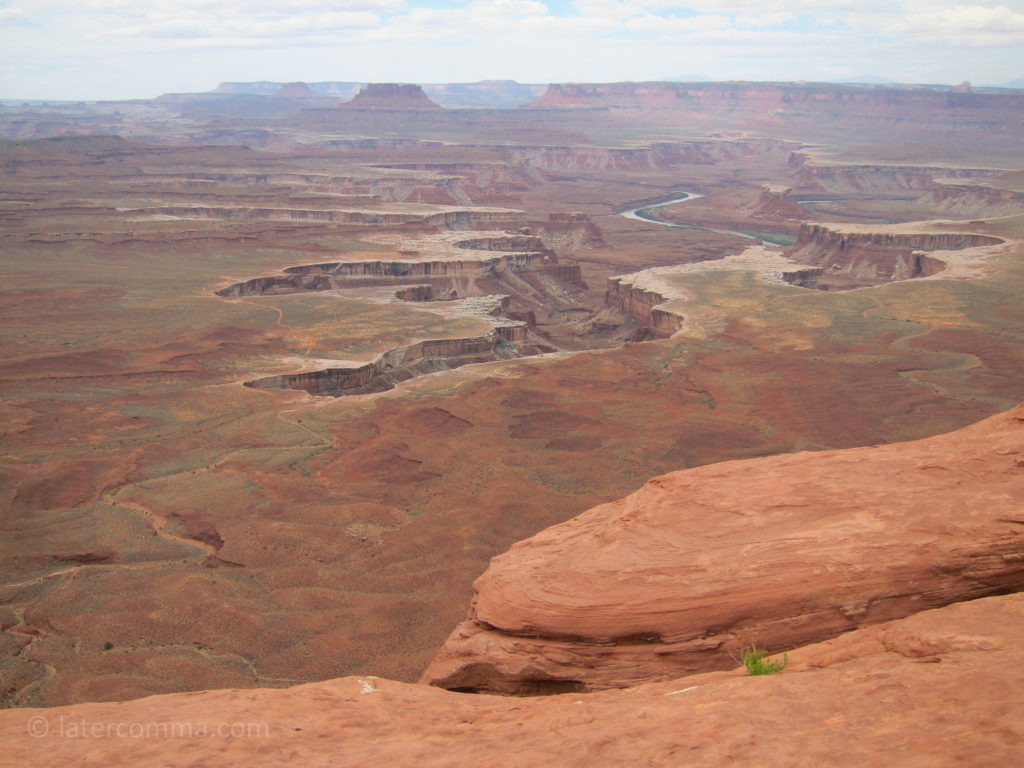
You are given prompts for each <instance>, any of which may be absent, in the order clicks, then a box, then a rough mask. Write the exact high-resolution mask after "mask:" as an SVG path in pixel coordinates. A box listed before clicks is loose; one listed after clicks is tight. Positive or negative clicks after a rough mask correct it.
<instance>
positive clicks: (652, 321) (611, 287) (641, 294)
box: [604, 277, 683, 337]
mask: <svg viewBox="0 0 1024 768" xmlns="http://www.w3.org/2000/svg"><path fill="white" fill-rule="evenodd" d="M628 280H629V277H609V278H608V288H607V290H606V291H605V295H604V303H605V306H606V307H611V308H612V309H616V310H618V311H620V312H622V313H624V314H626V315H628V316H629V317H632V318H633V319H634V320H636V321H637V322H639V323H640V324H642V325H646V326H648V327H649V328H651V329H653V330H654V331H655V332H656V333H655V335H656V336H662V337H667V336H671V335H672V334H673V333H675V332H676V331H678V330H679V329H680V328H682V326H683V318H682V316H681V315H678V314H675V313H674V312H669V311H668V310H666V309H658V308H657V307H658V306H659V305H661V304H665V303H666V302H667V301H668V299H667V298H666V297H665V296H662V295H661V294H660V293H657V292H656V291H651V290H647V289H645V288H637V287H635V286H633V285H631V284H630V283H629V282H628Z"/></svg>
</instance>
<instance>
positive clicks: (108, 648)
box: [103, 640, 114, 651]
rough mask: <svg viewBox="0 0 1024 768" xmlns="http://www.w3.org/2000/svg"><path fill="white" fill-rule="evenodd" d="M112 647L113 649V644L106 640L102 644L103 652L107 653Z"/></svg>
mask: <svg viewBox="0 0 1024 768" xmlns="http://www.w3.org/2000/svg"><path fill="white" fill-rule="evenodd" d="M113 647H114V644H113V643H112V642H110V641H109V640H107V642H105V643H104V644H103V650H104V651H109V650H110V649H111V648H113Z"/></svg>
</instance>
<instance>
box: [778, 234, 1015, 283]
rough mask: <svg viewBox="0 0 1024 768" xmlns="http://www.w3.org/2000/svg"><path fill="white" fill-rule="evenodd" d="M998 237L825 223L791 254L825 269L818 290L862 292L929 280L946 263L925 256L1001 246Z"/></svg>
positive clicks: (802, 239)
mask: <svg viewBox="0 0 1024 768" xmlns="http://www.w3.org/2000/svg"><path fill="white" fill-rule="evenodd" d="M1002 242H1003V241H1002V240H1001V239H1000V238H998V237H991V236H989V235H978V234H973V233H965V232H891V231H890V232H870V231H844V230H840V229H836V228H834V227H831V226H828V225H824V224H803V225H802V226H801V227H800V234H799V236H798V237H797V241H796V244H795V245H794V246H793V247H792V248H791V249H789V250H787V252H786V255H787V257H788V258H789V259H791V260H792V261H794V262H796V263H798V264H807V265H809V266H812V267H816V268H820V269H821V270H822V271H821V275H820V277H818V279H817V281H816V283H815V285H814V287H818V288H823V289H847V288H859V287H862V286H868V285H879V284H882V283H888V282H892V281H894V280H909V279H911V278H915V277H927V276H929V275H935V274H938V273H939V272H941V271H942V270H943V269H944V268H945V264H944V263H943V261H942V260H940V259H938V258H933V257H931V256H928V255H927V254H926V253H923V251H955V250H963V249H965V248H977V247H981V246H989V245H998V244H1000V243H1002Z"/></svg>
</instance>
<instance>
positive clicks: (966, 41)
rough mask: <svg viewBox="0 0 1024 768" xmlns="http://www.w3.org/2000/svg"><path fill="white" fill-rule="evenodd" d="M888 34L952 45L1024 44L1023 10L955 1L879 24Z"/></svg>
mask: <svg viewBox="0 0 1024 768" xmlns="http://www.w3.org/2000/svg"><path fill="white" fill-rule="evenodd" d="M880 30H881V31H882V32H884V33H886V34H891V35H906V36H908V37H910V38H912V39H915V40H917V41H924V42H929V43H939V44H943V45H952V46H970V47H983V46H1009V45H1014V46H1024V12H1022V11H1015V10H1012V9H1010V8H1008V7H1006V6H1004V5H997V6H985V5H977V4H959V5H954V6H952V7H949V8H944V9H933V10H932V11H929V12H924V13H914V14H912V15H909V16H905V17H903V18H899V19H895V20H892V21H889V22H887V23H882V24H881V25H880Z"/></svg>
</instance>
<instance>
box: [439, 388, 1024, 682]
mask: <svg viewBox="0 0 1024 768" xmlns="http://www.w3.org/2000/svg"><path fill="white" fill-rule="evenodd" d="M1022 452H1024V405H1022V406H1018V407H1017V408H1015V409H1013V410H1012V411H1009V412H1007V413H1004V414H1000V415H998V416H995V417H992V418H990V419H988V420H986V421H983V422H980V423H978V424H975V425H973V426H971V427H968V428H966V429H963V430H960V431H958V432H954V433H951V434H948V435H941V436H938V437H933V438H929V439H926V440H920V441H917V442H911V443H900V444H894V445H886V446H876V447H871V448H858V449H851V450H846V451H825V452H821V453H799V454H789V455H781V456H773V457H770V458H765V459H753V460H747V461H734V462H725V463H722V464H715V465H710V466H706V467H699V468H697V469H692V470H687V471H682V472H675V473H672V474H668V475H664V476H662V477H657V478H654V479H653V480H650V481H649V482H648V483H647V484H646V485H645V486H644V487H643V488H642V489H640V490H639V491H637V492H636V493H634V494H633V495H631V496H628V497H626V498H625V499H622V500H620V501H616V502H612V503H610V504H604V505H601V506H599V507H595V508H594V509H591V510H590V511H588V512H585V513H583V514H582V515H579V516H578V517H576V518H574V519H572V520H570V521H568V522H566V523H563V524H561V525H557V526H554V527H552V528H549V529H547V530H546V531H542V532H541V533H539V534H538V535H536V536H534V537H532V538H530V539H527V540H525V541H522V542H520V543H518V544H516V545H514V546H513V547H512V548H511V549H510V550H509V551H508V552H506V553H505V554H503V555H500V556H498V557H496V558H494V559H493V560H492V561H491V565H490V567H489V568H488V569H487V571H486V572H485V573H484V574H483V575H482V576H481V577H480V578H479V579H478V580H477V581H476V583H475V584H474V588H475V590H476V597H475V599H474V601H473V604H472V607H471V610H470V616H469V619H468V620H467V621H465V622H463V623H462V624H461V625H460V626H459V627H457V628H456V630H455V631H454V632H453V633H452V635H451V637H450V638H449V639H448V641H447V643H446V644H445V646H444V647H443V648H442V650H441V651H440V653H439V654H438V655H437V657H436V659H435V660H434V662H433V663H432V664H431V665H430V667H429V668H428V670H427V671H426V673H425V674H424V677H423V680H424V681H425V682H430V683H432V684H434V685H438V686H441V687H447V688H460V689H473V690H486V691H497V692H511V693H523V692H537V691H545V690H566V689H570V690H571V689H576V690H586V689H601V688H609V687H615V686H622V685H630V684H637V683H642V682H648V681H653V680H664V679H670V678H674V677H678V676H680V675H684V674H690V673H694V672H701V671H706V670H713V669H723V668H727V667H729V666H731V665H732V663H733V658H734V656H735V654H736V652H737V650H738V649H739V648H740V647H741V646H742V645H745V644H749V643H750V642H752V641H755V640H756V641H757V642H758V643H759V644H761V645H763V646H766V647H769V648H772V649H777V650H781V649H785V648H793V647H796V646H798V645H801V644H804V643H808V642H815V641H820V640H823V639H825V638H828V637H834V636H836V635H838V634H840V633H842V632H845V631H848V630H850V629H853V628H855V627H858V626H862V625H868V624H874V623H878V622H882V621H887V620H891V619H895V618H899V617H902V616H907V615H909V614H913V613H916V612H918V611H921V610H924V609H927V608H933V607H936V606H941V605H945V604H948V603H952V602H956V601H959V600H966V599H971V598H974V597H978V596H981V595H986V594H992V593H995V592H999V591H1002V590H1017V589H1020V588H1021V587H1022V586H1024V540H1022V537H1021V534H1022V531H1024V514H1022V509H1024V456H1022Z"/></svg>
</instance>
